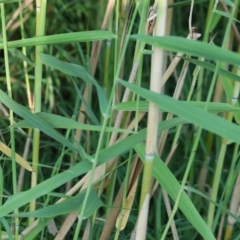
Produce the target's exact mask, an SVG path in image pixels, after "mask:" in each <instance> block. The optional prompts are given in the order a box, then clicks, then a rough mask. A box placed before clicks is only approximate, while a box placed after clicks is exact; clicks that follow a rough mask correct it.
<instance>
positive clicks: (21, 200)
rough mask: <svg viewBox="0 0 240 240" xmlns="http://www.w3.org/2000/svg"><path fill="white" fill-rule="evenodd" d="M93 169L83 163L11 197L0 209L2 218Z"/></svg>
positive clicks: (89, 164)
mask: <svg viewBox="0 0 240 240" xmlns="http://www.w3.org/2000/svg"><path fill="white" fill-rule="evenodd" d="M90 169H91V163H90V162H89V161H82V162H80V163H77V164H76V165H75V166H73V167H71V168H70V169H69V170H67V171H65V172H62V173H59V174H57V175H55V176H53V177H51V178H49V179H47V180H45V181H44V182H41V183H39V184H38V185H37V186H35V187H34V188H32V189H30V190H27V191H24V192H21V193H18V194H16V195H13V196H11V198H9V199H8V200H7V201H6V203H5V204H4V205H3V206H1V207H0V217H3V216H5V215H7V214H9V213H10V212H12V211H13V210H14V209H16V208H19V207H21V206H23V205H24V204H27V203H29V202H30V201H32V200H34V199H37V198H38V197H40V196H42V195H44V194H47V193H48V192H51V191H52V190H53V189H55V188H57V187H59V186H61V185H63V184H64V183H66V182H68V181H70V180H72V179H74V178H76V177H78V176H79V175H81V174H83V173H86V172H87V171H89V170H90Z"/></svg>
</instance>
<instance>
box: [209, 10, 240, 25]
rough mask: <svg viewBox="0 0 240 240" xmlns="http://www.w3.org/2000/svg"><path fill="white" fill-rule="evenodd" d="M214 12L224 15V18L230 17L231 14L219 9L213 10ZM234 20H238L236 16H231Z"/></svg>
mask: <svg viewBox="0 0 240 240" xmlns="http://www.w3.org/2000/svg"><path fill="white" fill-rule="evenodd" d="M213 12H214V13H217V14H219V15H220V16H223V17H226V18H231V15H230V14H229V13H227V12H223V11H219V10H214V11H213ZM233 20H234V21H236V22H239V21H238V20H237V19H236V18H233Z"/></svg>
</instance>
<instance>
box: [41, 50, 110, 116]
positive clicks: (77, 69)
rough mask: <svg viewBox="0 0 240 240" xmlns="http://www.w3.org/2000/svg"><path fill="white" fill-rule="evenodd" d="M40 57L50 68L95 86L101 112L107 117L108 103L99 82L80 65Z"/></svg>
mask: <svg viewBox="0 0 240 240" xmlns="http://www.w3.org/2000/svg"><path fill="white" fill-rule="evenodd" d="M39 57H40V59H41V62H42V63H43V64H45V65H47V66H49V67H52V68H55V69H57V70H59V71H61V72H63V73H65V74H68V75H70V76H74V77H79V78H81V79H82V80H84V81H85V82H88V83H91V84H93V85H94V86H95V87H96V89H97V93H98V102H99V105H100V110H101V113H102V115H103V116H105V115H106V112H107V106H108V101H107V98H106V95H105V93H104V91H103V89H102V88H101V87H100V85H99V84H98V83H97V81H96V80H95V79H94V78H93V77H92V76H91V75H90V74H89V73H88V72H87V71H86V70H85V68H83V67H82V66H80V65H77V64H73V63H67V62H63V61H60V60H59V59H57V58H55V57H53V56H50V55H46V54H43V53H39Z"/></svg>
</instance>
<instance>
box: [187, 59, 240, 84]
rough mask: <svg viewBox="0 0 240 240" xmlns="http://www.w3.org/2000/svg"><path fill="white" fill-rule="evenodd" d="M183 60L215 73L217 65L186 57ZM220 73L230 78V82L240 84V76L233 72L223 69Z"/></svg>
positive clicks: (220, 69)
mask: <svg viewBox="0 0 240 240" xmlns="http://www.w3.org/2000/svg"><path fill="white" fill-rule="evenodd" d="M182 58H183V59H184V60H187V61H189V62H191V63H193V64H196V65H198V66H200V67H203V68H205V69H207V70H210V71H212V72H214V71H215V67H216V65H214V64H211V63H208V62H205V61H199V60H197V59H193V58H185V57H182ZM218 73H219V74H220V75H222V76H224V77H226V78H228V80H229V81H230V80H234V81H237V82H240V77H239V76H238V75H236V74H234V73H232V72H229V71H227V70H225V69H223V68H219V71H218Z"/></svg>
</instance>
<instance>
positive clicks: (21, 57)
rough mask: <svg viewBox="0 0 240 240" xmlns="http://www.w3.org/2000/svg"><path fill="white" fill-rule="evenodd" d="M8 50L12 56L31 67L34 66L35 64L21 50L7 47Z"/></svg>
mask: <svg viewBox="0 0 240 240" xmlns="http://www.w3.org/2000/svg"><path fill="white" fill-rule="evenodd" d="M8 51H9V52H11V53H12V55H13V56H15V57H17V58H19V59H21V60H23V61H25V62H27V63H28V64H29V65H31V66H32V67H35V64H34V63H33V62H32V61H31V60H30V59H29V58H28V57H27V56H25V55H24V54H23V53H22V52H21V51H19V50H18V49H17V48H13V49H8Z"/></svg>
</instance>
